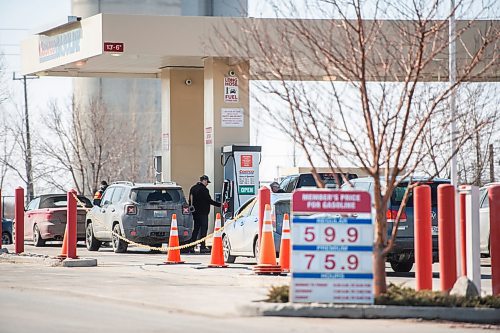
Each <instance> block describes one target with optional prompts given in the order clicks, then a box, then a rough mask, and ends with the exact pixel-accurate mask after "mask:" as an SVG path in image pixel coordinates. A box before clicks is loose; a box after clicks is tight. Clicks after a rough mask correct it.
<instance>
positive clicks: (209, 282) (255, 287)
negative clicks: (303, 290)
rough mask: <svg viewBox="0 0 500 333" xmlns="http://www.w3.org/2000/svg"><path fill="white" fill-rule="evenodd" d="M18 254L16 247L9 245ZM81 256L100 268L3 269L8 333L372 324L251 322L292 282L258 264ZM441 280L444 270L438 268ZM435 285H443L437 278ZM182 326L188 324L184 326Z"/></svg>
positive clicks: (487, 278) (53, 250) (410, 328)
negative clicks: (261, 270) (260, 304)
mask: <svg viewBox="0 0 500 333" xmlns="http://www.w3.org/2000/svg"><path fill="white" fill-rule="evenodd" d="M6 248H7V249H9V251H10V252H13V251H14V250H13V246H12V245H9V246H6ZM25 252H26V253H37V254H45V255H49V256H56V255H58V254H59V253H60V243H55V242H54V243H52V244H48V245H47V246H45V247H42V248H34V247H32V246H31V245H28V244H26V245H25ZM78 256H79V257H90V258H96V259H97V260H98V267H88V268H64V267H49V266H47V265H43V264H41V263H40V261H39V260H38V261H37V262H38V263H35V262H33V263H8V262H5V261H3V262H1V263H0V299H2V302H3V304H4V305H5V306H4V307H3V308H2V311H1V312H0V319H1V322H2V323H3V324H2V330H1V331H2V332H27V331H30V332H33V331H37V330H40V328H43V329H42V330H41V331H47V330H48V328H49V327H50V328H51V331H53V332H69V331H71V332H80V331H81V332H83V331H85V332H86V331H88V330H90V329H92V330H93V331H112V332H137V331H144V330H148V331H155V332H156V331H158V332H160V331H162V332H174V331H183V332H191V331H195V330H196V331H203V332H221V331H233V330H236V331H238V332H250V331H252V332H253V331H255V330H261V331H274V332H281V331H283V332H285V331H287V332H288V331H297V332H306V331H311V330H312V329H314V330H316V331H318V332H324V331H325V332H326V331H330V329H331V327H332V325H335V327H337V328H338V330H337V331H339V332H344V331H345V332H347V331H351V329H353V328H356V327H358V328H362V327H363V326H364V325H366V324H367V321H362V320H347V319H345V320H344V319H301V318H268V317H266V318H252V317H246V316H243V315H242V313H241V311H240V308H241V307H242V306H245V305H251V304H252V303H253V302H256V301H260V300H263V299H264V298H265V297H266V293H267V290H268V288H269V286H271V285H283V284H287V283H289V277H288V276H257V275H255V274H254V273H253V271H252V267H253V265H254V259H253V258H247V259H245V258H238V260H237V261H236V263H235V264H232V265H230V267H229V268H225V269H213V268H206V266H207V264H208V262H209V261H210V256H209V255H200V254H190V255H182V259H183V260H185V261H186V263H185V264H182V265H174V266H172V265H168V266H167V265H163V261H164V260H165V258H166V255H165V254H164V253H150V252H147V251H146V250H143V249H138V248H130V249H129V251H128V252H127V253H124V254H116V253H113V251H112V249H111V248H110V247H104V248H102V249H101V250H100V251H98V252H88V251H87V250H86V249H85V247H84V246H83V244H80V245H79V247H78ZM434 270H435V272H436V273H437V270H438V266H437V265H436V264H435V265H434ZM387 271H388V280H389V281H390V282H394V283H406V284H407V285H409V286H414V278H413V273H412V272H410V273H397V274H396V273H393V272H392V271H391V270H390V268H388V269H387ZM482 273H483V290H486V291H487V292H488V293H491V268H490V264H489V259H483V266H482ZM434 286H435V288H436V289H437V288H438V286H439V280H438V279H437V275H436V274H435V278H434ZM181 319H182V320H181ZM390 322H392V323H393V324H394V321H385V320H370V321H369V325H370V327H371V329H370V331H372V332H392V331H394V332H401V331H404V332H417V331H421V330H422V329H426V327H427V326H429V327H428V329H431V330H432V329H436V330H437V331H443V330H447V329H450V330H451V329H456V328H468V331H469V329H470V330H472V331H474V330H475V329H477V330H479V329H481V330H482V329H484V326H477V325H460V324H456V323H453V324H452V323H442V324H439V325H436V323H432V327H431V323H418V324H415V322H414V321H399V322H400V325H391V326H390V328H389V323H390Z"/></svg>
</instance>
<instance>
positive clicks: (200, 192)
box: [189, 175, 221, 253]
mask: <svg viewBox="0 0 500 333" xmlns="http://www.w3.org/2000/svg"><path fill="white" fill-rule="evenodd" d="M209 183H210V179H208V176H207V175H203V176H201V177H200V181H199V182H197V183H196V184H195V185H193V186H192V187H191V189H190V190H189V205H191V206H193V207H194V212H193V220H194V229H193V236H192V237H191V240H190V241H189V242H190V243H192V242H194V241H196V240H197V239H201V238H203V237H205V236H206V235H207V230H208V214H209V213H210V205H212V206H215V207H220V206H221V203H220V202H217V201H214V200H212V198H211V197H210V192H209V191H208V188H207V186H208V184H209ZM198 233H199V238H198ZM189 250H190V252H194V248H191V249H189ZM200 252H201V253H208V252H210V250H208V248H207V247H206V246H205V242H202V243H201V245H200Z"/></svg>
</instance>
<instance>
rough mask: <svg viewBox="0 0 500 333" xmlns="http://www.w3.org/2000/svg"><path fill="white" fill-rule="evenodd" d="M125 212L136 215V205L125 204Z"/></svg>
mask: <svg viewBox="0 0 500 333" xmlns="http://www.w3.org/2000/svg"><path fill="white" fill-rule="evenodd" d="M125 214H127V215H136V214H137V207H136V206H135V205H126V206H125Z"/></svg>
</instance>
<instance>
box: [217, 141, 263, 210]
mask: <svg viewBox="0 0 500 333" xmlns="http://www.w3.org/2000/svg"><path fill="white" fill-rule="evenodd" d="M260 153H261V147H260V146H237V145H231V146H224V147H222V151H221V164H222V166H223V168H224V182H223V184H222V213H223V215H224V218H225V219H227V218H231V217H232V216H233V215H234V213H235V212H236V211H237V210H238V209H239V208H240V207H241V205H243V204H244V203H245V202H246V201H247V200H248V199H250V198H252V197H254V196H255V195H257V190H258V189H259V164H260V160H261V155H260Z"/></svg>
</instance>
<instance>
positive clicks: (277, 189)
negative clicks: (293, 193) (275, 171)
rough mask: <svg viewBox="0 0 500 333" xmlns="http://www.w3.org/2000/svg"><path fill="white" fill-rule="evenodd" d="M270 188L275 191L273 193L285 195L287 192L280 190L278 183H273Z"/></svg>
mask: <svg viewBox="0 0 500 333" xmlns="http://www.w3.org/2000/svg"><path fill="white" fill-rule="evenodd" d="M269 186H270V187H271V191H273V193H285V191H284V190H283V189H281V188H280V184H278V183H277V182H272V183H271V185H269Z"/></svg>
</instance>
